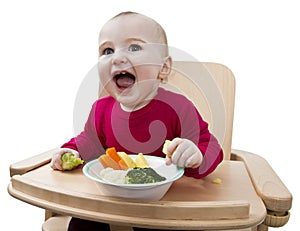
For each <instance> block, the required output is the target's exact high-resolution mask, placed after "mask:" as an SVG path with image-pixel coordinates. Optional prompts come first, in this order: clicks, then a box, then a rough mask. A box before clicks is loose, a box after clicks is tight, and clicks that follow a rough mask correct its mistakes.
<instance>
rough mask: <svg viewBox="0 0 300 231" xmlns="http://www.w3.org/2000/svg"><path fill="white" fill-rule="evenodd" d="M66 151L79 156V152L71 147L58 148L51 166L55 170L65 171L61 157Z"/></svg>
mask: <svg viewBox="0 0 300 231" xmlns="http://www.w3.org/2000/svg"><path fill="white" fill-rule="evenodd" d="M65 153H73V154H74V156H75V157H79V153H78V152H77V151H75V150H73V149H70V148H58V149H57V151H56V152H55V153H54V154H53V155H52V160H51V163H50V166H51V168H53V169H54V170H61V171H63V170H64V169H63V167H62V160H61V157H62V155H63V154H65Z"/></svg>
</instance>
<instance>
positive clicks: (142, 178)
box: [100, 167, 166, 184]
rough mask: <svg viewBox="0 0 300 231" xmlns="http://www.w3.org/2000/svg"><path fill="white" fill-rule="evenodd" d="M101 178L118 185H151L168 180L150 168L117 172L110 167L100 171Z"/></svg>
mask: <svg viewBox="0 0 300 231" xmlns="http://www.w3.org/2000/svg"><path fill="white" fill-rule="evenodd" d="M100 178H101V179H103V180H105V181H109V182H112V183H117V184H149V183H156V182H160V181H164V180H166V178H165V177H163V176H161V175H159V174H158V173H157V172H156V171H155V170H154V169H153V168H150V167H149V168H133V169H128V170H115V169H112V168H110V167H108V168H104V169H102V170H101V171H100Z"/></svg>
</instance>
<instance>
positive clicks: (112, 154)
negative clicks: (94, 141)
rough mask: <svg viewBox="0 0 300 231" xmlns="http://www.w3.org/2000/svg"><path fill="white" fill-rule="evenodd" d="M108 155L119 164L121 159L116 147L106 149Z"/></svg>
mask: <svg viewBox="0 0 300 231" xmlns="http://www.w3.org/2000/svg"><path fill="white" fill-rule="evenodd" d="M106 155H108V156H109V157H110V158H112V159H113V160H114V161H116V162H117V163H118V162H119V160H121V158H120V157H119V155H118V154H117V151H116V149H115V148H114V147H111V148H108V149H106Z"/></svg>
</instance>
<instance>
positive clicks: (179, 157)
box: [166, 138, 203, 168]
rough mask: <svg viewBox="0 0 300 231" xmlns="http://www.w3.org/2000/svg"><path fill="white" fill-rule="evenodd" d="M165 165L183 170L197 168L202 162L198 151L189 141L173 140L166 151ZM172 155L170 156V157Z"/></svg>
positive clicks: (201, 156)
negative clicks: (175, 166) (176, 166)
mask: <svg viewBox="0 0 300 231" xmlns="http://www.w3.org/2000/svg"><path fill="white" fill-rule="evenodd" d="M166 152H167V153H166V154H167V155H166V163H167V164H171V163H173V164H177V165H178V166H180V167H185V168H197V167H199V166H200V164H201V163H202V161H203V155H202V153H201V151H200V149H199V148H198V147H197V146H196V145H195V144H194V143H193V142H192V141H190V140H188V139H183V138H174V139H173V140H172V141H171V142H170V144H169V145H168V147H167V150H166ZM170 154H172V155H170Z"/></svg>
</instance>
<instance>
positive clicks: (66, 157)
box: [61, 153, 84, 170]
mask: <svg viewBox="0 0 300 231" xmlns="http://www.w3.org/2000/svg"><path fill="white" fill-rule="evenodd" d="M61 160H62V168H63V169H64V170H72V169H74V168H76V167H77V166H78V165H81V164H83V162H84V161H83V160H82V159H80V158H77V157H75V155H74V154H73V153H65V154H63V155H62V157H61Z"/></svg>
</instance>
